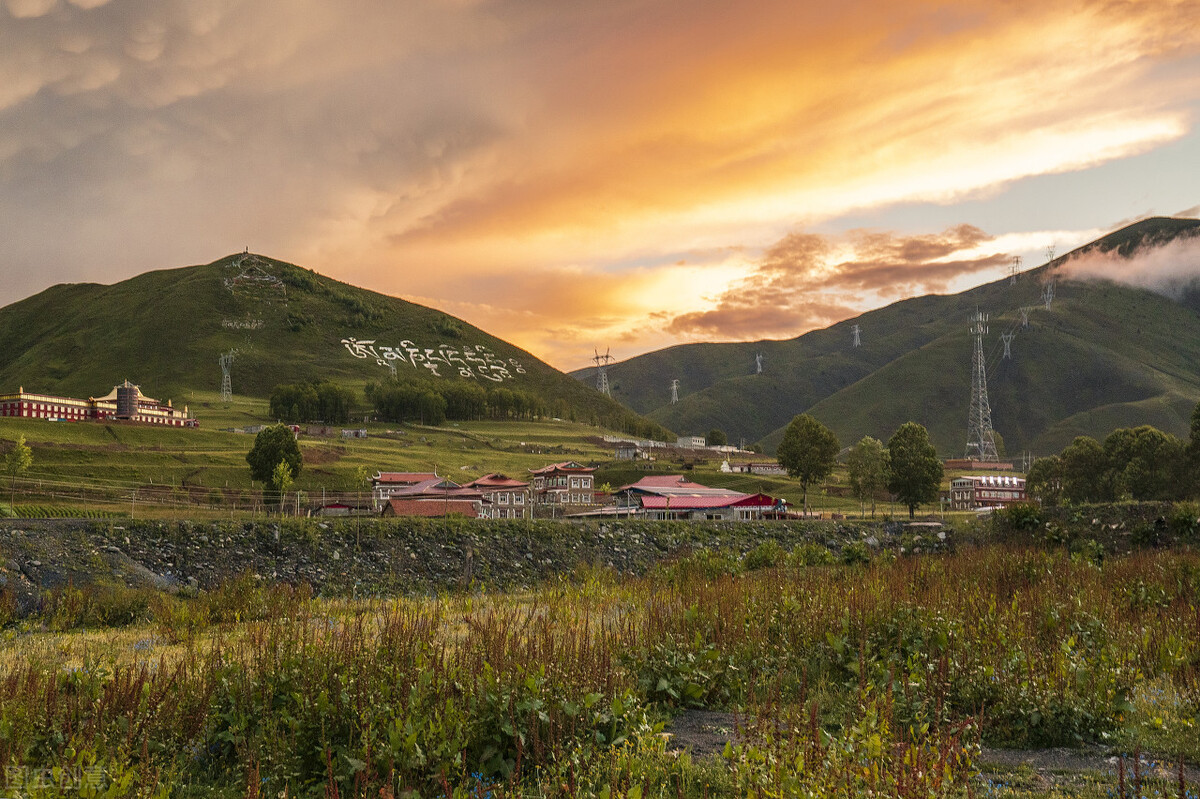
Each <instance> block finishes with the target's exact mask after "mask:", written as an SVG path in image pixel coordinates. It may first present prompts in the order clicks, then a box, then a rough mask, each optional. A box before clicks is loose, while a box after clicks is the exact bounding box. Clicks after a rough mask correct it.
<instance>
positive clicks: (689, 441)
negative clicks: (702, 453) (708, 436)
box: [675, 436, 704, 449]
mask: <svg viewBox="0 0 1200 799" xmlns="http://www.w3.org/2000/svg"><path fill="white" fill-rule="evenodd" d="M675 446H677V447H681V448H683V449H704V436H680V437H679V438H677V439H675Z"/></svg>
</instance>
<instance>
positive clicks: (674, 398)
mask: <svg viewBox="0 0 1200 799" xmlns="http://www.w3.org/2000/svg"><path fill="white" fill-rule="evenodd" d="M677 402H679V379H678V378H676V379H675V380H672V381H671V404H672V405H674V404H676V403H677Z"/></svg>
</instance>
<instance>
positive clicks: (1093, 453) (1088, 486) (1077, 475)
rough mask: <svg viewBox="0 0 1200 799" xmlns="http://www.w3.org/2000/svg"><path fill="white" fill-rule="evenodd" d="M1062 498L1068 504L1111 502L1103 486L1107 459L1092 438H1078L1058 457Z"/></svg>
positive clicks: (1107, 486)
mask: <svg viewBox="0 0 1200 799" xmlns="http://www.w3.org/2000/svg"><path fill="white" fill-rule="evenodd" d="M1058 457H1059V460H1060V461H1061V462H1062V463H1061V469H1062V492H1063V497H1064V498H1065V499H1067V500H1068V501H1070V502H1103V501H1104V500H1106V499H1111V493H1112V492H1111V487H1110V486H1109V485H1107V484H1106V480H1105V472H1107V470H1108V459H1107V458H1106V457H1105V456H1104V448H1103V447H1102V446H1100V442H1099V441H1097V440H1096V439H1094V438H1092V437H1091V436H1078V437H1077V438H1076V439H1075V440H1074V441H1072V442H1071V443H1070V444H1069V445H1068V446H1067V447H1066V449H1064V450H1063V451H1062V454H1060V455H1059V456H1058Z"/></svg>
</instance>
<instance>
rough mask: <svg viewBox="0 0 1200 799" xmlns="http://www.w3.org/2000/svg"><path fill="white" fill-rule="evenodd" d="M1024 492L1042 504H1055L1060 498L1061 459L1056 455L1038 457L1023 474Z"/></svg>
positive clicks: (1061, 492) (1061, 488) (1061, 487)
mask: <svg viewBox="0 0 1200 799" xmlns="http://www.w3.org/2000/svg"><path fill="white" fill-rule="evenodd" d="M1025 493H1026V494H1028V495H1029V497H1030V498H1031V499H1037V500H1038V501H1040V502H1041V503H1042V504H1043V505H1057V504H1058V502H1059V500H1061V499H1062V494H1063V485H1062V459H1061V458H1059V457H1058V456H1057V455H1051V456H1050V457H1048V458H1038V459H1037V460H1036V461H1034V462H1033V465H1032V466H1030V467H1029V473H1028V474H1026V475H1025Z"/></svg>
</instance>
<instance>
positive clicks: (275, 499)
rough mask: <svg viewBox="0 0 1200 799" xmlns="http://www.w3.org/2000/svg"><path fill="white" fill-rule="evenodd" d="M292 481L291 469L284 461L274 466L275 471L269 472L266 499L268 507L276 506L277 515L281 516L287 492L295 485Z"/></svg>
mask: <svg viewBox="0 0 1200 799" xmlns="http://www.w3.org/2000/svg"><path fill="white" fill-rule="evenodd" d="M295 482H296V481H295V480H293V479H292V468H291V467H290V466H288V462H287V461H286V460H281V461H280V462H279V463H277V464H275V469H274V470H273V471H272V472H271V483H270V491H269V492H268V494H269V496H268V497H267V504H268V505H278V506H279V515H280V516H282V515H283V500H284V498H285V497H286V496H287V492H288V491H290V490H291V489H292V485H294V484H295Z"/></svg>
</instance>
